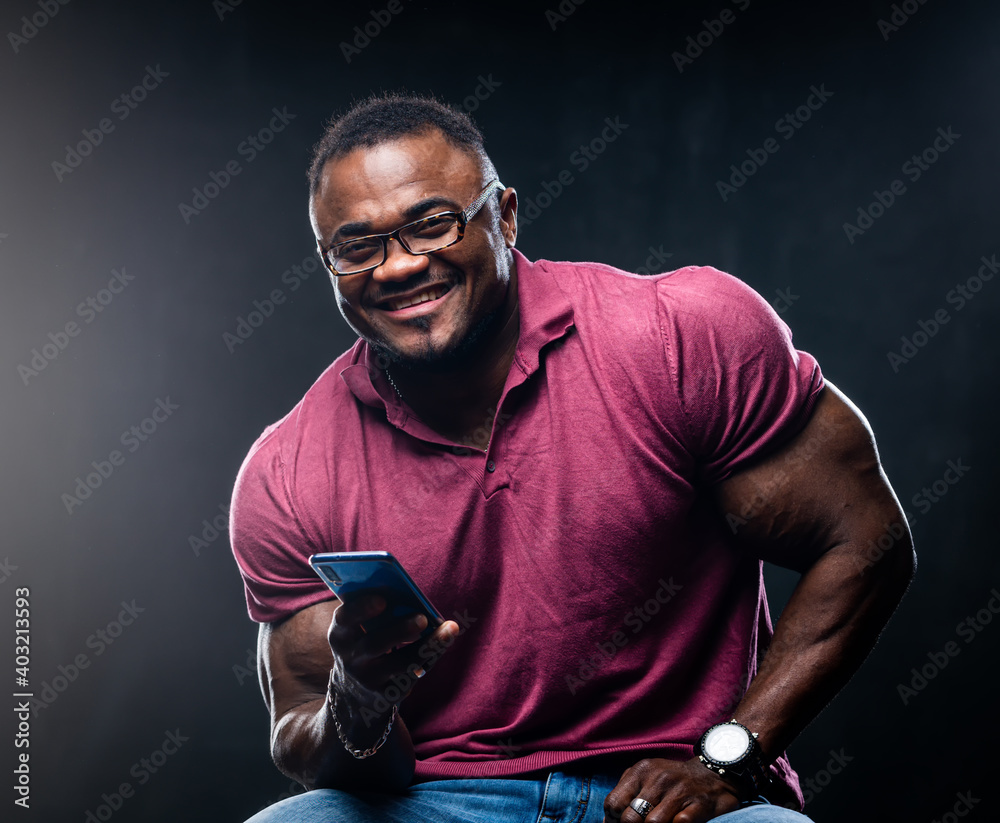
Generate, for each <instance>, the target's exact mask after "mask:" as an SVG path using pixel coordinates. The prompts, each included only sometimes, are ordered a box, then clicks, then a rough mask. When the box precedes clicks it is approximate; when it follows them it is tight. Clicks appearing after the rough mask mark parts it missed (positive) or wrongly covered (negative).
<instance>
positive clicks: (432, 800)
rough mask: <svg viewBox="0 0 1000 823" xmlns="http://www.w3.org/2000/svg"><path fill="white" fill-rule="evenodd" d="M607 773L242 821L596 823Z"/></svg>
mask: <svg viewBox="0 0 1000 823" xmlns="http://www.w3.org/2000/svg"><path fill="white" fill-rule="evenodd" d="M617 784H618V778H617V777H612V776H610V775H595V776H591V777H581V776H579V775H567V774H563V773H561V772H552V773H551V774H550V775H549V777H548V779H547V780H503V779H479V778H477V779H471V780H433V781H430V782H428V783H417V784H416V785H414V786H411V787H410V788H409V789H407V790H406V791H405V792H404V793H402V794H377V793H374V792H358V793H356V794H355V793H352V794H348V793H347V792H342V791H338V790H336V789H315V790H314V791H311V792H305V793H303V794H299V795H295V796H294V797H289V798H288V799H287V800H282V801H281V802H280V803H275V804H274V805H273V806H269V807H268V808H266V809H264V810H263V811H261V812H258V813H257V814H255V815H254V816H253V817H251V818H250V820H248V821H247V823H541V822H542V821H544V823H601V821H602V820H604V798H605V797H607V796H608V793H609V792H610V791H611V790H612V789H613V788H614V787H615V786H616V785H617ZM715 820H718V821H719V823H810V821H809V818H808V817H806V816H805V815H802V814H799V813H798V812H793V811H791V810H789V809H786V808H783V807H781V806H772V805H769V804H768V803H767V802H766V801H764V800H760V801H754V802H752V803H748V804H744V806H743V807H742V808H740V809H738V810H737V811H734V812H729V813H728V814H724V815H722V816H721V817H717V818H715Z"/></svg>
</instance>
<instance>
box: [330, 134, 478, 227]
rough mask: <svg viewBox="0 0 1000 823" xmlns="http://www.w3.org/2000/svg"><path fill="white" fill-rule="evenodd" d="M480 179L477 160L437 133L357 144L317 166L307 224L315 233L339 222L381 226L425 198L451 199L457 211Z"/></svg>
mask: <svg viewBox="0 0 1000 823" xmlns="http://www.w3.org/2000/svg"><path fill="white" fill-rule="evenodd" d="M481 178H482V172H481V170H480V166H479V162H478V158H477V157H476V156H475V155H474V154H473V153H472V152H471V151H467V150H464V149H462V148H459V147H458V146H455V145H454V144H452V143H450V142H448V140H447V139H445V137H444V136H443V135H442V134H441V133H440V132H438V131H433V132H430V133H427V134H419V135H411V136H407V137H402V138H399V139H397V140H392V141H388V142H385V143H380V144H378V145H377V146H371V147H360V148H357V149H354V150H353V151H351V152H348V153H347V154H345V155H342V156H340V157H336V158H334V159H332V160H330V161H329V162H327V164H326V165H325V166H324V167H323V172H322V174H321V176H320V182H319V186H318V188H317V190H316V195H315V197H314V198H313V201H312V203H311V216H312V220H313V225H314V228H315V229H317V232H318V234H319V235H320V237H329V236H330V235H332V234H333V232H335V231H336V230H337V229H338V228H339V227H340V226H341V225H343V224H345V223H366V224H371V225H372V226H373V228H374V227H379V228H384V227H385V226H386V225H390V224H393V223H394V222H398V220H399V219H400V215H401V214H402V211H403V210H404V209H406V208H408V207H412V205H413V204H414V203H418V202H420V201H421V200H424V199H428V198H441V197H447V198H452V199H453V200H454V202H455V204H456V206H457V208H459V209H462V208H465V206H467V205H468V203H467V202H464V200H465V199H467V198H471V197H473V196H475V194H476V193H477V192H478V191H479V189H480V188H482V183H481ZM390 227H391V225H390Z"/></svg>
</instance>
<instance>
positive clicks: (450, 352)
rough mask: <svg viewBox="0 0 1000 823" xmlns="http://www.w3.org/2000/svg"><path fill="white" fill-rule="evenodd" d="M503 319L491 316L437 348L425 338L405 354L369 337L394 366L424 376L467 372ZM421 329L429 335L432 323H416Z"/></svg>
mask: <svg viewBox="0 0 1000 823" xmlns="http://www.w3.org/2000/svg"><path fill="white" fill-rule="evenodd" d="M499 318H500V310H499V309H497V310H496V311H493V312H490V313H489V314H487V315H486V316H484V317H483V318H482V319H481V320H480V321H479V322H478V323H476V324H475V325H474V326H472V327H471V328H467V329H466V330H464V331H459V332H456V333H455V334H453V335H452V336H451V338H450V339H449V340H448V341H446V342H444V343H439V344H436V345H435V343H434V342H433V341H432V340H431V339H430V336H429V335H428V336H427V337H425V338H424V340H423V345H422V346H419V347H416V348H413V349H409V350H401V349H399V348H397V347H396V346H394V345H393V344H392V343H391V342H390V341H386V340H375V339H372V338H369V337H365V340H366V341H367V342H368V345H370V346H371V347H372V348H373V349H374V350H375V352H376V353H377V354H379V355H381V356H382V357H384V358H386V359H387V360H388V361H389V362H390V363H393V364H396V365H398V366H400V367H401V368H404V369H410V370H412V371H423V372H449V371H455V370H458V369H463V368H465V367H467V366H469V365H470V364H472V363H474V362H475V360H476V359H477V357H479V356H480V355H481V354H482V351H483V349H484V347H485V344H487V343H488V342H489V341H490V340H491V339H492V337H493V335H492V334H491V333H490V332H491V331H494V327H495V326H496V324H497V321H498V319H499ZM414 323H415V325H416V324H418V327H419V328H421V329H425V330H428V331H429V325H430V324H429V323H426V322H420V321H414Z"/></svg>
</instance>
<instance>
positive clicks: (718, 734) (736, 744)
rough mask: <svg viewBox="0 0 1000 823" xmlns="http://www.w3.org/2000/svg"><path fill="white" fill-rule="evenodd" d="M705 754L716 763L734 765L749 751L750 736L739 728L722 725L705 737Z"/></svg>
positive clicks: (730, 724) (727, 724)
mask: <svg viewBox="0 0 1000 823" xmlns="http://www.w3.org/2000/svg"><path fill="white" fill-rule="evenodd" d="M704 748H705V754H706V755H707V756H708V757H709V758H711V759H712V760H714V761H715V762H716V763H735V762H736V761H737V760H739V759H740V758H741V757H743V755H745V754H746V753H747V751H749V749H750V735H748V734H747V732H746V730H745V729H744V728H742V727H741V726H736V725H734V724H732V723H723V724H722V725H719V726H715V727H714V728H712V729H709V731H708V734H706V735H705V743H704Z"/></svg>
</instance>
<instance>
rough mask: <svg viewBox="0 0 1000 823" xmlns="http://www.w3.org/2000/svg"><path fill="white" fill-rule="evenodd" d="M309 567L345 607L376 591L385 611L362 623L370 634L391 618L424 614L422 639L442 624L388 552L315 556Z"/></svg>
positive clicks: (438, 614)
mask: <svg viewBox="0 0 1000 823" xmlns="http://www.w3.org/2000/svg"><path fill="white" fill-rule="evenodd" d="M309 565H310V566H312V567H313V570H314V571H315V572H316V574H318V575H319V576H320V577H321V578H323V581H324V582H325V583H326V585H327V586H329V587H330V589H331V591H333V593H334V594H336V595H337V597H339V598H340V599H341V600H342V601H344V602H345V603H346V602H348V601H350V599H351V598H352V597H355V596H357V595H358V594H362V593H365V592H371V591H378V593H379V594H381V595H382V596H383V597H384V598H385V600H386V604H387V605H386V609H385V611H384V612H382V614H380V615H378V616H377V617H375V618H374V619H373V620H368V621H365V628H366V629H367V630H369V631H372V630H374V629H377V628H378V626H379V625H380V624H381V623H383V622H386V621H388V620H389V619H391V618H400V617H409V616H411V615H414V614H424V615H426V616H427V628H426V629H424V631H423V632H422V633H421V637H423V636H425V635H428V634H430V633H431V632H433V631H434V629H436V628H437V627H438V626H440V625H441V624H442V623H443V622H444V618H443V617H442V616H441V613H440V612H438V610H437V609H435V608H434V606H432V605H431V602H430V600H428V599H427V597H426V595H424V593H423V592H422V591H420V589H419V588H418V587H417V584H416V583H414V582H413V580H412V579H411V578H410V575H408V574H407V573H406V570H405V569H404V568H403V567H402V565H400V563H399V561H398V560H397V559H396V558H395V557H393V556H392V555H391V554H390V553H389V552H329V553H326V554H314V555H312V557H310V558H309Z"/></svg>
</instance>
